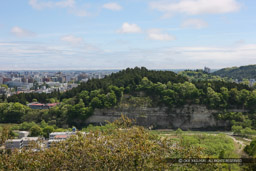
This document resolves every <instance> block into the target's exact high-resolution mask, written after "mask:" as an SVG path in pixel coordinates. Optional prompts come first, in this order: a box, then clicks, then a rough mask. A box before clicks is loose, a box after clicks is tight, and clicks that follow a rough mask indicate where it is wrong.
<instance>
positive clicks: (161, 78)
mask: <svg viewBox="0 0 256 171" xmlns="http://www.w3.org/2000/svg"><path fill="white" fill-rule="evenodd" d="M144 77H147V78H148V79H149V80H150V81H151V82H153V83H157V82H161V83H167V82H168V81H171V82H173V83H183V82H185V81H187V78H186V77H183V76H180V75H177V74H176V73H174V72H172V71H154V70H148V69H146V68H145V67H141V68H139V67H135V68H127V69H125V70H122V71H119V72H118V73H112V74H111V75H110V76H106V77H105V78H103V79H91V80H89V81H88V82H86V83H81V84H80V85H79V86H78V87H76V88H73V89H71V90H69V91H67V92H65V93H63V94H60V93H59V92H53V93H51V94H45V93H42V94H38V93H26V94H19V95H13V96H11V97H9V98H8V102H20V103H22V104H26V103H27V102H32V100H33V99H37V101H39V102H41V103H47V102H48V100H49V99H51V98H56V99H58V100H60V101H62V100H63V99H66V98H72V97H74V96H76V95H77V94H79V93H81V92H82V91H84V90H86V91H88V92H90V91H93V90H98V89H101V90H103V91H104V92H107V89H108V87H109V86H117V87H123V88H125V91H126V92H129V91H133V90H135V88H136V86H137V85H138V84H139V83H140V82H141V80H142V78H144Z"/></svg>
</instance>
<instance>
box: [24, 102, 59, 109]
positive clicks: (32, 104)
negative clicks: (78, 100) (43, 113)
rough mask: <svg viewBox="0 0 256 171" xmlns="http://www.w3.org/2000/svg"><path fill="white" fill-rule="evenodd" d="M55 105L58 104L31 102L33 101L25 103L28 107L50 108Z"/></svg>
mask: <svg viewBox="0 0 256 171" xmlns="http://www.w3.org/2000/svg"><path fill="white" fill-rule="evenodd" d="M57 105H58V103H47V104H43V103H38V102H33V103H29V104H27V106H28V107H30V108H31V109H50V108H52V107H55V106H57Z"/></svg>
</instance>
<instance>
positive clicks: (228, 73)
mask: <svg viewBox="0 0 256 171" xmlns="http://www.w3.org/2000/svg"><path fill="white" fill-rule="evenodd" d="M213 75H218V76H220V77H229V78H233V79H239V80H243V79H256V65H247V66H241V67H232V68H223V69H221V70H218V71H215V72H214V73H213Z"/></svg>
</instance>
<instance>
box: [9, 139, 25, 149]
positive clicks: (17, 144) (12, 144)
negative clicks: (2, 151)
mask: <svg viewBox="0 0 256 171" xmlns="http://www.w3.org/2000/svg"><path fill="white" fill-rule="evenodd" d="M22 147H23V140H22V139H9V140H7V141H6V142H5V148H6V149H15V148H18V149H20V148H22Z"/></svg>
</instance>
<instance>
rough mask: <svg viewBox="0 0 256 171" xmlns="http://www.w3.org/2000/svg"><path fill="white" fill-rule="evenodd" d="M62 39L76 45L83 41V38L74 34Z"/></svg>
mask: <svg viewBox="0 0 256 171" xmlns="http://www.w3.org/2000/svg"><path fill="white" fill-rule="evenodd" d="M61 40H62V41H64V42H67V43H71V44H74V45H77V44H81V43H83V38H81V37H76V36H73V35H68V36H64V37H62V38H61Z"/></svg>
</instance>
